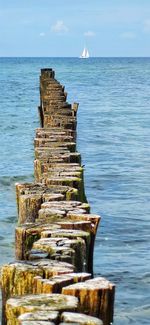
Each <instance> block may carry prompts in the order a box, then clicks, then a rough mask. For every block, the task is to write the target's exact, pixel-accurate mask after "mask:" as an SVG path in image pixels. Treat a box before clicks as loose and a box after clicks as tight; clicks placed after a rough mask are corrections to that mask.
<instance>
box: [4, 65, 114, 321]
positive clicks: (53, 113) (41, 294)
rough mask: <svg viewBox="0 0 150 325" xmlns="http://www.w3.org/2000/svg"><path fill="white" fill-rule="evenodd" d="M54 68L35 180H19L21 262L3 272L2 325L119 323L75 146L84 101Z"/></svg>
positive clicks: (42, 109)
mask: <svg viewBox="0 0 150 325" xmlns="http://www.w3.org/2000/svg"><path fill="white" fill-rule="evenodd" d="M66 99H67V93H66V92H65V89H64V87H63V86H62V85H61V84H60V83H59V82H58V81H57V80H56V79H55V73H54V71H53V70H52V69H42V70H41V76H40V106H39V108H38V110H39V116H40V126H41V127H40V128H38V129H37V130H36V135H35V139H34V146H35V161H34V174H35V182H33V183H24V184H20V183H17V184H16V196H17V206H18V225H17V227H16V240H15V245H16V260H15V261H13V262H12V263H9V264H7V265H4V266H3V268H2V275H1V288H2V325H6V324H8V325H17V324H22V325H29V324H30V325H32V324H41V325H42V324H43V325H44V324H51V325H52V324H56V325H58V324H62V325H65V324H68V323H70V324H72V325H73V324H76V325H77V324H81V325H86V324H93V325H94V324H95V325H102V324H103V325H110V324H111V323H112V322H113V309H114V292H115V286H114V284H113V283H111V282H109V281H108V280H107V279H105V278H102V277H97V278H93V250H94V242H95V236H96V231H97V228H98V224H99V221H100V216H98V215H94V214H90V206H89V204H88V202H87V199H86V196H85V191H84V179H83V167H82V165H81V156H80V154H79V153H78V152H77V151H76V124H77V109H78V104H77V103H74V104H73V105H70V104H68V103H67V101H66Z"/></svg>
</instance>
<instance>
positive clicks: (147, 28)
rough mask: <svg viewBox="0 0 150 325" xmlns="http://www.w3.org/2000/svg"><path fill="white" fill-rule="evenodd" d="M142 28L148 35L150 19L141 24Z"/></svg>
mask: <svg viewBox="0 0 150 325" xmlns="http://www.w3.org/2000/svg"><path fill="white" fill-rule="evenodd" d="M143 26H144V28H143V29H144V32H147V33H149V32H150V19H146V20H144V22H143Z"/></svg>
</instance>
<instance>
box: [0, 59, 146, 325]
mask: <svg viewBox="0 0 150 325" xmlns="http://www.w3.org/2000/svg"><path fill="white" fill-rule="evenodd" d="M41 68H53V69H54V70H55V72H56V79H58V80H59V81H60V82H61V83H62V84H63V85H65V89H66V91H67V92H68V102H69V103H73V102H78V103H79V110H78V127H77V130H78V132H77V133H78V135H77V146H78V151H79V152H80V153H81V155H82V164H83V165H84V169H85V188H86V194H87V198H88V201H89V203H90V205H91V212H92V213H95V214H99V215H100V216H101V223H100V226H99V229H98V232H97V238H96V243H95V253H94V273H95V276H104V277H106V278H107V279H109V280H110V281H112V282H113V283H115V285H116V298H115V313H114V323H113V324H114V325H120V324H121V325H129V324H134V325H141V324H142V325H145V324H150V253H149V252H150V58H89V59H87V60H81V59H79V58H0V265H1V266H2V265H3V264H5V263H9V262H11V261H13V260H14V258H15V257H14V252H15V249H14V241H15V226H16V224H17V208H16V197H15V183H16V182H27V181H33V160H34V148H33V139H34V135H35V129H36V128H37V127H39V116H38V109H37V107H38V105H39V75H40V69H41Z"/></svg>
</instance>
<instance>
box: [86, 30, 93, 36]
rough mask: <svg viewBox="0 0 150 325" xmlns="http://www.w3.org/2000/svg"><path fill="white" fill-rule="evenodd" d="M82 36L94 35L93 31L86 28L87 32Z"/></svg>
mask: <svg viewBox="0 0 150 325" xmlns="http://www.w3.org/2000/svg"><path fill="white" fill-rule="evenodd" d="M84 36H87V37H93V36H95V33H94V32H92V31H91V30H88V32H85V33H84Z"/></svg>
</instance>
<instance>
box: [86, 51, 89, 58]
mask: <svg viewBox="0 0 150 325" xmlns="http://www.w3.org/2000/svg"><path fill="white" fill-rule="evenodd" d="M89 57H90V55H89V51H88V50H86V58H89Z"/></svg>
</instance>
